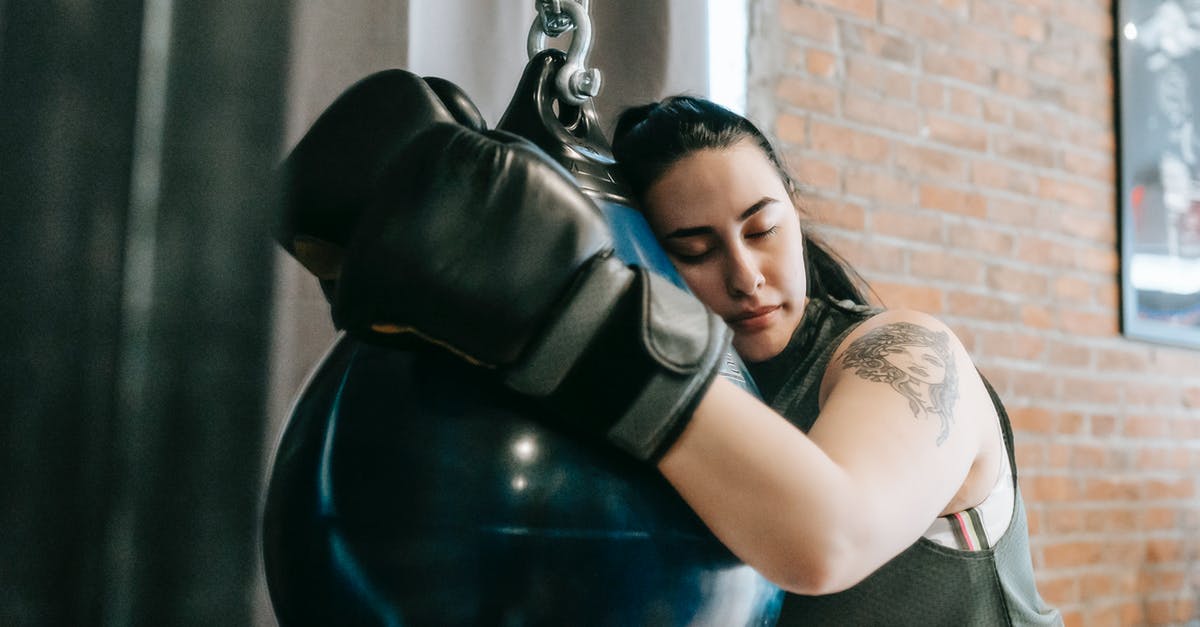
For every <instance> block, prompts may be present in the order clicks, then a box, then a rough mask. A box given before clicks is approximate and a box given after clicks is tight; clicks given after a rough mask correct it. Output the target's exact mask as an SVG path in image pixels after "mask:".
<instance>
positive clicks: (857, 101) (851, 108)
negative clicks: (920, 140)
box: [842, 92, 920, 135]
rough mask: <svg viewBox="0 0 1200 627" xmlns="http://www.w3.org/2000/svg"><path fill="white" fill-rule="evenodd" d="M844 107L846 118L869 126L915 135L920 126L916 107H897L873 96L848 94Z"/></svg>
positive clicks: (844, 100)
mask: <svg viewBox="0 0 1200 627" xmlns="http://www.w3.org/2000/svg"><path fill="white" fill-rule="evenodd" d="M842 106H843V108H844V109H845V114H846V118H848V119H850V120H854V121H856V122H862V123H863V124H866V125H868V126H874V127H877V128H883V129H887V130H890V131H896V132H900V133H905V134H908V135H915V134H916V133H917V128H918V126H919V124H920V114H919V112H918V111H917V109H916V107H913V106H909V105H896V104H892V103H890V102H887V101H885V100H881V99H879V98H875V97H872V96H866V95H862V94H856V93H853V92H846V93H845V94H844V95H843V98H842Z"/></svg>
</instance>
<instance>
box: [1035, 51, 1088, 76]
mask: <svg viewBox="0 0 1200 627" xmlns="http://www.w3.org/2000/svg"><path fill="white" fill-rule="evenodd" d="M1029 69H1031V70H1033V71H1034V72H1035V73H1037V74H1041V75H1043V76H1046V77H1049V78H1053V79H1056V80H1060V81H1061V80H1066V81H1070V80H1072V79H1076V80H1077V79H1078V68H1077V67H1076V66H1075V65H1074V64H1072V63H1070V59H1069V57H1066V56H1065V55H1063V53H1062V51H1061V50H1053V51H1051V50H1040V51H1035V52H1034V53H1033V54H1032V55H1030V57H1029Z"/></svg>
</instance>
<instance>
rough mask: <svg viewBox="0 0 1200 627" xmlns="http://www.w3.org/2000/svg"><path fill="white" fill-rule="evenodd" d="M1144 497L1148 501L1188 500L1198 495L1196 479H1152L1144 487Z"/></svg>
mask: <svg viewBox="0 0 1200 627" xmlns="http://www.w3.org/2000/svg"><path fill="white" fill-rule="evenodd" d="M1143 488H1144V493H1143V497H1144V498H1147V499H1154V500H1156V499H1186V498H1191V497H1193V496H1194V495H1195V494H1196V486H1195V479H1193V478H1191V477H1188V478H1184V479H1175V480H1172V481H1166V480H1162V479H1150V480H1148V481H1146V484H1145V485H1144V486H1143Z"/></svg>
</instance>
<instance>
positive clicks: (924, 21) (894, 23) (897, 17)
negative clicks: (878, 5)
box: [879, 0, 954, 41]
mask: <svg viewBox="0 0 1200 627" xmlns="http://www.w3.org/2000/svg"><path fill="white" fill-rule="evenodd" d="M910 5H911V3H907V2H902V1H900V0H885V1H884V3H883V6H882V9H883V10H882V11H880V19H879V21H880V23H882V24H884V25H886V26H891V27H893V28H895V29H897V30H900V31H903V32H906V33H911V34H913V35H916V36H917V37H918V38H920V39H922V40H925V41H949V40H950V36H951V35H952V34H953V32H954V31H953V27H952V25H951V24H950V22H949V20H947V19H945V18H944V17H943V16H941V15H939V14H938V13H937V12H925V11H914V10H913V9H912V8H911V7H910Z"/></svg>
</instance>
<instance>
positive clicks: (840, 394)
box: [808, 310, 995, 574]
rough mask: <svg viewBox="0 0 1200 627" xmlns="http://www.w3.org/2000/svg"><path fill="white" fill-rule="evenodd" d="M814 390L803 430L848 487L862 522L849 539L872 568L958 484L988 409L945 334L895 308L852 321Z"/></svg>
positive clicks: (962, 355) (953, 340)
mask: <svg viewBox="0 0 1200 627" xmlns="http://www.w3.org/2000/svg"><path fill="white" fill-rule="evenodd" d="M821 392H822V398H823V399H824V400H823V403H822V406H821V411H820V414H819V416H818V418H817V421H816V423H815V424H814V425H813V428H812V429H811V430H810V431H809V433H808V435H809V437H810V438H811V439H812V441H813V442H814V443H815V444H817V446H819V447H820V448H821V449H822V450H823V451H824V452H825V453H826V454H827V455H828V456H829V458H830V459H831V460H832V461H833V462H834V463H836V464H837V465H838V466H840V467H841V468H842V470H843V471H844V472H845V473H846V475H847V476H848V478H849V480H850V482H851V485H852V486H853V489H852V494H853V500H854V501H855V503H852V504H851V506H852V507H854V508H855V509H857V510H858V511H859V513H860V514H861V516H860V517H859V520H863V521H864V524H863V525H861V526H857V525H856V526H852V527H851V528H850V529H849V530H848V531H849V532H850V533H852V534H854V535H855V536H856V537H853V538H851V539H850V540H851V543H852V544H856V545H858V546H860V547H862V549H863V552H862V554H861V555H860V556H859V558H860V559H861V560H862V561H863V563H864V568H870V570H873V569H874V567H877V566H878V565H879V564H880V563H882V562H881V561H880V560H883V561H886V559H890V557H891V556H894V555H896V554H897V553H899V552H900V551H902V550H903V549H904V548H905V547H907V546H908V545H909V544H911V543H912V542H913V541H914V540H916V538H917V537H919V536H920V535H921V534H922V533H923V532H924V531H925V530H926V529H927V528H928V526H929V524H930V523H931V522H932V521H933V520H934V518H936V517H937V516H938V515H939V514H941V512H942V510H943V508H945V507H946V505H947V503H948V502H949V501H950V500H951V499H952V498H953V497H954V495H955V494H956V493H957V492H958V491H959V489H960V488H961V487H962V486H963V483H964V481H965V480H966V477H967V475H968V472H969V471H970V469H971V466H972V464H973V463H974V462H975V460H976V458H977V456H978V455H979V452H980V450H981V443H982V437H983V435H984V434H985V433H986V429H985V425H987V424H989V423H988V420H989V419H991V420H992V421H994V416H995V413H994V411H995V410H994V408H993V406H992V404H991V402H990V399H989V397H988V394H987V391H986V389H985V388H984V387H983V383H982V380H981V379H980V377H979V375H978V372H977V371H976V370H975V367H974V365H973V364H972V362H971V359H970V357H969V356H968V355H967V353H966V350H965V349H964V348H963V346H962V344H961V342H960V341H959V340H958V338H957V337H955V335H954V333H953V332H952V331H951V330H950V329H949V328H948V327H946V325H944V324H943V323H941V322H940V321H938V320H936V319H935V318H932V317H930V316H928V315H925V314H921V313H918V312H912V311H904V310H897V311H887V312H884V313H881V314H879V315H877V316H875V317H873V318H871V319H870V320H868V321H866V322H864V323H863V324H862V325H860V326H859V327H858V328H856V329H855V330H854V331H853V332H852V333H851V334H850V335H849V336H848V337H847V338H846V339H845V340H844V341H843V342H842V344H841V346H839V347H838V349H837V351H836V352H835V353H834V355H833V358H832V359H831V360H830V362H829V366H828V369H827V370H826V374H825V380H824V381H823V384H822V390H821ZM856 561H857V560H856ZM867 572H870V571H869V570H868V571H867ZM864 574H865V573H864Z"/></svg>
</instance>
